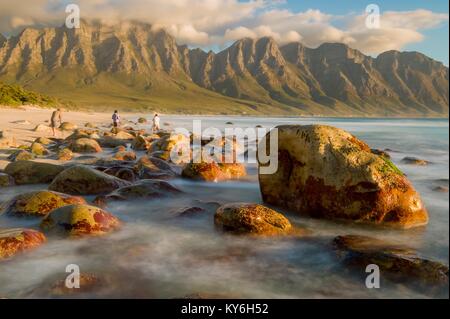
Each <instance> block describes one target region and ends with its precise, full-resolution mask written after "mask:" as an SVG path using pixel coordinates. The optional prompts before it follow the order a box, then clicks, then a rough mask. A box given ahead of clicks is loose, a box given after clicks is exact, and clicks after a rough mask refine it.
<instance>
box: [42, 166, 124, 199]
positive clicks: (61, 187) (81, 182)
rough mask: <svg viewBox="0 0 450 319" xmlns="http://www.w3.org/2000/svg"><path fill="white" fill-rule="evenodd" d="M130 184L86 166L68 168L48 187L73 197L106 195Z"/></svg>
mask: <svg viewBox="0 0 450 319" xmlns="http://www.w3.org/2000/svg"><path fill="white" fill-rule="evenodd" d="M129 184H130V183H129V182H127V181H124V180H122V179H120V178H117V177H114V176H111V175H108V174H105V173H103V172H100V171H98V170H96V169H93V168H91V167H88V166H84V165H76V166H72V167H70V168H67V169H66V170H64V171H63V172H61V173H60V174H58V176H56V177H55V178H54V180H53V182H52V183H51V184H50V186H49V187H48V189H49V190H52V191H56V192H61V193H67V194H72V195H97V194H106V193H109V192H112V191H113V190H115V189H117V188H120V187H123V186H128V185H129Z"/></svg>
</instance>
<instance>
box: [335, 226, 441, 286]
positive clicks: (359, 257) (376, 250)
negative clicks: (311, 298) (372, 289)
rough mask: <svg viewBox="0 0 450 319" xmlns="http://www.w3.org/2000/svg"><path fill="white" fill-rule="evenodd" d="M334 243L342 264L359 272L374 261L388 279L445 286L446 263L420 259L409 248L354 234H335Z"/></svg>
mask: <svg viewBox="0 0 450 319" xmlns="http://www.w3.org/2000/svg"><path fill="white" fill-rule="evenodd" d="M333 246H334V247H335V249H336V251H337V252H338V255H339V257H340V258H341V259H342V260H343V262H344V263H345V264H347V265H350V266H356V267H359V268H361V271H365V268H366V266H367V265H370V264H375V265H377V266H378V267H380V271H381V273H382V274H383V276H386V277H387V278H389V279H390V280H394V281H400V282H408V281H416V282H418V283H421V284H426V285H443V286H448V266H446V265H444V264H442V263H439V262H436V261H431V260H427V259H424V258H421V257H419V256H418V255H417V254H416V252H415V251H414V250H412V249H410V248H407V247H403V246H398V245H393V244H391V243H388V242H385V241H382V240H378V239H375V238H370V237H366V236H357V235H347V236H339V237H336V238H335V239H334V241H333ZM447 293H448V288H447Z"/></svg>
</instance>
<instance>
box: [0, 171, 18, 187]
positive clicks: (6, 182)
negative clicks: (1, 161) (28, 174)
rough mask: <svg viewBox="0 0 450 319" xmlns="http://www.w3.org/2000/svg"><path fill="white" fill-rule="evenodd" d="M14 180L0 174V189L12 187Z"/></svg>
mask: <svg viewBox="0 0 450 319" xmlns="http://www.w3.org/2000/svg"><path fill="white" fill-rule="evenodd" d="M14 184H15V183H14V178H13V177H12V176H9V175H8V174H5V173H0V187H8V186H13V185H14Z"/></svg>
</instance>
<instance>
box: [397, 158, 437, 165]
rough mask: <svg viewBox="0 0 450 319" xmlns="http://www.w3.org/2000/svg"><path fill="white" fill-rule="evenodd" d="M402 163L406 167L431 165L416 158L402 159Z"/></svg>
mask: <svg viewBox="0 0 450 319" xmlns="http://www.w3.org/2000/svg"><path fill="white" fill-rule="evenodd" d="M402 163H403V164H408V165H418V166H426V165H428V164H431V162H429V161H426V160H422V159H419V158H416V157H405V158H404V159H402Z"/></svg>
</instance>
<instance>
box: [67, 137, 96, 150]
mask: <svg viewBox="0 0 450 319" xmlns="http://www.w3.org/2000/svg"><path fill="white" fill-rule="evenodd" d="M70 149H71V150H72V151H73V152H77V153H100V152H102V151H103V150H102V148H101V147H100V145H99V144H98V143H97V141H96V140H94V139H91V138H84V137H83V138H79V139H77V140H75V141H74V142H72V143H71V144H70Z"/></svg>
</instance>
